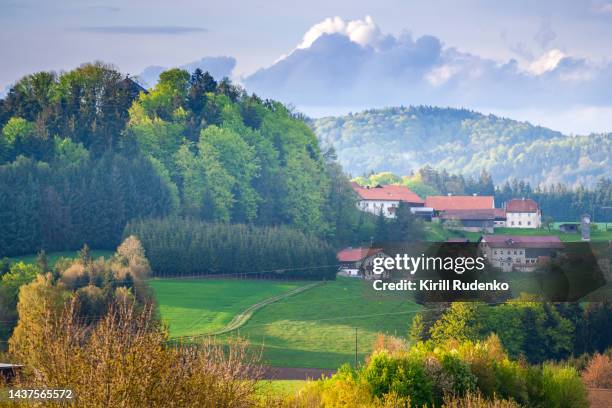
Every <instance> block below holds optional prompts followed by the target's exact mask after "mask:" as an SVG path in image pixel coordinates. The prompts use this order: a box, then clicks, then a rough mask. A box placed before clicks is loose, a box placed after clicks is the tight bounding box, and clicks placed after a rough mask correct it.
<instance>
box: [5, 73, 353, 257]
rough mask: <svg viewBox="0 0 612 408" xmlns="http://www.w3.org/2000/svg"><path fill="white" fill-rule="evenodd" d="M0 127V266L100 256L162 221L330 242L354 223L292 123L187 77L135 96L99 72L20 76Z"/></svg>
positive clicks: (340, 189) (337, 171) (333, 166)
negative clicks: (265, 230)
mask: <svg viewBox="0 0 612 408" xmlns="http://www.w3.org/2000/svg"><path fill="white" fill-rule="evenodd" d="M0 128H1V129H2V131H1V135H0V224H1V225H2V226H3V228H2V229H0V256H10V255H17V254H25V253H35V252H37V251H39V250H40V249H45V250H47V251H58V250H65V249H71V250H75V249H78V248H80V247H81V246H82V245H83V244H84V243H87V244H88V245H90V246H91V247H93V248H105V249H111V248H114V247H116V246H117V245H118V243H119V242H120V239H121V237H122V234H123V230H124V227H125V226H126V224H127V223H128V221H130V220H133V219H144V218H160V217H167V216H171V215H172V216H179V217H186V218H193V219H197V220H203V221H207V222H221V223H244V224H253V225H270V226H272V225H290V226H292V227H294V228H296V229H298V230H300V231H302V232H303V233H305V234H311V235H313V236H316V237H318V238H321V239H326V240H330V241H331V242H340V241H342V240H346V239H347V237H348V236H353V235H354V234H355V233H356V231H358V230H359V228H360V227H359V223H360V222H363V221H360V218H361V217H362V216H361V215H360V214H358V213H357V210H356V209H355V206H354V204H353V203H354V201H353V200H354V198H353V196H352V192H351V189H350V186H349V184H348V180H347V179H346V177H345V176H344V174H343V173H342V170H341V168H340V167H339V165H338V164H337V163H336V162H335V161H334V156H333V154H325V153H323V152H321V150H320V148H319V144H318V141H317V139H316V137H315V136H314V134H313V132H312V131H311V129H310V128H309V127H308V125H307V124H306V123H305V122H304V121H303V120H302V119H301V117H300V116H299V115H297V114H295V113H293V112H292V111H291V110H289V109H288V108H286V107H285V106H284V105H282V104H281V103H279V102H276V101H271V100H262V99H260V98H259V97H257V96H256V95H248V94H247V93H246V92H245V91H244V90H243V89H241V88H240V87H239V86H236V85H234V84H232V83H231V82H230V81H229V80H227V79H223V80H221V81H219V82H217V81H216V80H215V79H214V78H212V77H211V76H210V75H209V74H208V73H203V72H201V71H199V70H196V71H195V72H193V73H192V74H190V73H188V72H186V71H182V70H179V69H172V70H169V71H166V72H164V73H163V74H162V75H161V76H160V81H159V82H158V84H157V85H156V86H155V87H154V88H151V89H150V90H148V91H147V90H145V89H143V88H141V87H140V86H139V85H138V84H137V83H136V82H134V81H132V80H131V79H130V78H128V77H125V76H124V75H122V74H121V73H119V72H118V71H117V70H116V69H114V68H113V67H111V66H108V65H104V64H102V63H94V64H86V65H83V66H81V67H79V68H77V69H74V70H72V71H69V72H65V73H61V74H56V73H53V72H39V73H36V74H32V75H28V76H26V77H24V78H22V79H21V80H19V81H18V82H17V83H16V84H15V85H14V86H13V87H12V88H11V89H10V91H9V93H8V95H7V96H6V97H5V98H4V99H2V100H0Z"/></svg>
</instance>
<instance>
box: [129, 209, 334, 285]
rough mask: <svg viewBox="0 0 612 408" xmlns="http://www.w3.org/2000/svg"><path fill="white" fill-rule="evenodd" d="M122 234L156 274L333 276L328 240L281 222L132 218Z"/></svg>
mask: <svg viewBox="0 0 612 408" xmlns="http://www.w3.org/2000/svg"><path fill="white" fill-rule="evenodd" d="M124 235H125V236H131V235H133V236H136V237H138V239H139V240H140V241H141V242H142V245H143V247H144V249H145V251H146V254H147V258H148V259H149V261H150V263H151V267H152V269H153V271H155V272H154V274H155V275H156V276H170V277H171V276H202V275H217V274H231V275H234V276H239V275H241V274H245V276H247V277H251V278H258V277H271V278H281V279H282V278H293V279H295V278H300V279H334V278H335V274H336V271H337V266H336V263H337V261H336V256H335V251H334V250H333V248H332V247H331V246H330V245H329V244H328V243H326V242H325V241H323V240H321V239H319V238H317V237H316V236H314V235H312V234H305V233H303V232H300V231H297V230H295V229H291V228H288V227H283V226H278V227H258V226H253V225H245V224H224V223H210V222H205V221H198V220H195V219H187V218H165V219H149V220H140V221H133V222H131V223H129V224H128V225H127V226H126V229H125V232H124Z"/></svg>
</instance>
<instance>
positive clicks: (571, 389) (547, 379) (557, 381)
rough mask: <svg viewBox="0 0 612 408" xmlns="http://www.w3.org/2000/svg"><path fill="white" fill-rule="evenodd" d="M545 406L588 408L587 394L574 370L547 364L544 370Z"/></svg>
mask: <svg viewBox="0 0 612 408" xmlns="http://www.w3.org/2000/svg"><path fill="white" fill-rule="evenodd" d="M542 386H543V394H544V406H547V407H558V408H581V407H585V408H586V407H588V406H589V402H588V400H587V392H586V389H585V387H584V384H583V383H582V380H581V379H580V376H579V375H578V373H577V371H576V370H575V369H574V368H571V367H567V366H564V367H562V366H555V365H552V364H545V365H544V367H543V368H542Z"/></svg>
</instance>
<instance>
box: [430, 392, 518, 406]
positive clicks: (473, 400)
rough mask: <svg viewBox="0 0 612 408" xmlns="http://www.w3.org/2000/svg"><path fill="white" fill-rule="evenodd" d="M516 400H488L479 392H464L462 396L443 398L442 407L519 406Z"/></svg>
mask: <svg viewBox="0 0 612 408" xmlns="http://www.w3.org/2000/svg"><path fill="white" fill-rule="evenodd" d="M519 407H520V405H518V404H517V403H516V402H514V401H511V400H504V399H501V400H500V399H493V400H488V399H486V398H484V397H483V396H482V395H480V394H471V393H470V394H466V395H465V396H463V397H450V396H447V397H445V398H444V404H443V405H442V408H519Z"/></svg>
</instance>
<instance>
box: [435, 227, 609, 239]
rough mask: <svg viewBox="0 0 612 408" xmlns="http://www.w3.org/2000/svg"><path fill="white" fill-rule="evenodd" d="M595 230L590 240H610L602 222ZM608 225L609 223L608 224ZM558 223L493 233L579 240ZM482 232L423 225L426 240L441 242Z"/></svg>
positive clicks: (504, 229)
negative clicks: (551, 226) (550, 225)
mask: <svg viewBox="0 0 612 408" xmlns="http://www.w3.org/2000/svg"><path fill="white" fill-rule="evenodd" d="M597 225H598V227H597V229H596V230H595V231H593V230H591V241H594V242H597V241H610V240H612V229H611V230H606V227H605V224H604V223H598V224H597ZM609 225H610V224H609ZM558 228H559V226H558V223H557V224H555V226H554V227H553V228H551V230H550V231H548V230H547V229H545V228H541V229H534V228H495V232H494V233H495V235H555V236H558V237H559V239H560V240H561V241H563V242H581V241H582V236H581V235H580V233H574V234H568V233H564V232H561V231H559V229H558ZM482 235H483V234H482V233H480V232H467V231H448V230H445V229H444V228H442V226H441V225H440V224H436V223H428V224H426V226H425V237H426V239H427V240H428V241H432V242H441V241H446V240H447V239H448V238H450V237H465V238H467V239H469V240H470V241H472V242H476V241H478V239H480V237H481V236H482Z"/></svg>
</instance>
